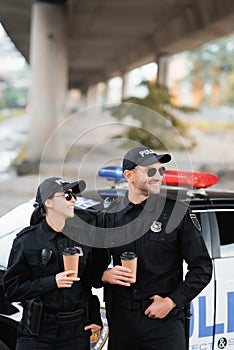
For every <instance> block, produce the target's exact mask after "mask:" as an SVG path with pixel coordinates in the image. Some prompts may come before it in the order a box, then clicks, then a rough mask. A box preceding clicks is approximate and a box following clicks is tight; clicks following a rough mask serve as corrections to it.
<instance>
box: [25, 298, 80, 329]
mask: <svg viewBox="0 0 234 350" xmlns="http://www.w3.org/2000/svg"><path fill="white" fill-rule="evenodd" d="M86 305H87V303H86V302H85V301H84V302H80V303H79V305H78V307H77V309H76V310H75V311H71V312H56V313H53V312H50V311H49V310H47V309H46V307H45V306H44V304H43V303H42V301H41V300H40V299H37V298H35V299H30V300H28V302H27V305H26V306H25V308H24V313H23V322H24V324H25V326H26V328H27V330H28V331H29V333H30V334H31V335H39V331H40V326H41V323H42V322H43V323H46V322H53V323H58V324H64V323H71V322H75V321H78V320H81V319H82V318H83V317H84V316H85V312H86V309H87V308H86Z"/></svg>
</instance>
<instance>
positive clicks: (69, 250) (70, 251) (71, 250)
mask: <svg viewBox="0 0 234 350" xmlns="http://www.w3.org/2000/svg"><path fill="white" fill-rule="evenodd" d="M77 254H79V250H78V249H77V248H75V247H67V248H65V249H64V250H63V255H77Z"/></svg>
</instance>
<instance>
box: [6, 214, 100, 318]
mask: <svg viewBox="0 0 234 350" xmlns="http://www.w3.org/2000/svg"><path fill="white" fill-rule="evenodd" d="M77 245H78V246H81V245H80V244H78V243H77V242H75V241H73V240H71V239H69V238H67V237H66V236H65V235H64V234H62V233H58V232H56V231H54V230H53V229H52V228H51V227H50V226H48V224H47V223H46V220H43V221H42V222H41V223H39V224H38V225H35V226H31V227H28V228H26V229H24V230H23V231H21V232H20V233H19V234H18V235H17V237H16V239H15V240H14V242H13V246H12V250H11V253H10V257H9V262H8V268H7V272H6V273H5V276H4V287H5V294H6V297H7V298H8V299H9V300H11V301H24V300H26V299H30V298H34V297H38V296H39V297H40V298H41V300H42V301H43V303H44V305H45V307H46V308H47V309H48V310H50V311H52V312H57V311H73V310H75V309H76V308H77V306H78V305H79V303H80V301H81V300H83V298H84V295H85V296H86V297H87V296H88V294H91V286H92V285H95V286H97V283H98V282H97V280H100V276H101V274H102V270H100V271H99V270H98V266H99V265H98V263H97V262H96V261H95V258H94V254H93V251H92V248H90V247H87V246H84V245H83V246H82V250H83V256H80V259H79V273H78V274H79V277H80V281H78V282H74V283H73V285H72V287H71V288H58V287H57V285H56V280H55V275H56V274H58V273H59V272H62V271H64V266H63V257H62V251H63V250H64V248H65V247H74V246H77ZM43 248H47V249H51V250H52V256H51V259H50V260H49V261H48V263H47V264H46V266H43V263H42V258H41V252H42V249H43Z"/></svg>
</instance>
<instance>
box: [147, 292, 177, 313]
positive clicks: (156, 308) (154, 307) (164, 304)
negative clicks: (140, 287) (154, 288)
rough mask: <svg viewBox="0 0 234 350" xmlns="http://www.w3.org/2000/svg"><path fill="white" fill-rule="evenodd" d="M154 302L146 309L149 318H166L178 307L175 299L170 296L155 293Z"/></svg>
mask: <svg viewBox="0 0 234 350" xmlns="http://www.w3.org/2000/svg"><path fill="white" fill-rule="evenodd" d="M150 299H153V302H152V304H151V305H150V306H149V307H148V308H147V309H146V310H145V315H146V316H148V317H149V318H164V317H165V316H167V314H169V312H170V311H171V310H172V309H174V307H176V304H175V303H174V301H173V300H172V299H170V298H168V297H166V298H162V297H160V296H159V295H154V296H152V297H151V298H150Z"/></svg>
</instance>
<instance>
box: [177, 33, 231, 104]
mask: <svg viewBox="0 0 234 350" xmlns="http://www.w3.org/2000/svg"><path fill="white" fill-rule="evenodd" d="M233 55H234V35H231V36H228V37H225V38H222V39H220V40H218V41H215V42H211V43H207V44H204V45H202V46H200V47H199V48H197V49H196V50H193V51H189V52H186V53H185V56H186V59H187V61H188V66H187V76H186V78H185V79H184V80H186V81H189V82H190V83H191V84H192V85H193V86H194V87H195V89H198V88H199V89H200V90H201V91H202V93H203V99H202V101H201V103H204V104H209V103H210V102H211V99H212V90H213V89H214V88H216V89H217V90H218V91H219V96H220V97H219V101H217V102H220V103H225V102H230V101H229V99H230V92H229V87H228V84H227V79H228V77H229V75H230V74H231V73H232V72H233V71H234V62H233ZM231 100H232V99H231Z"/></svg>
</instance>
